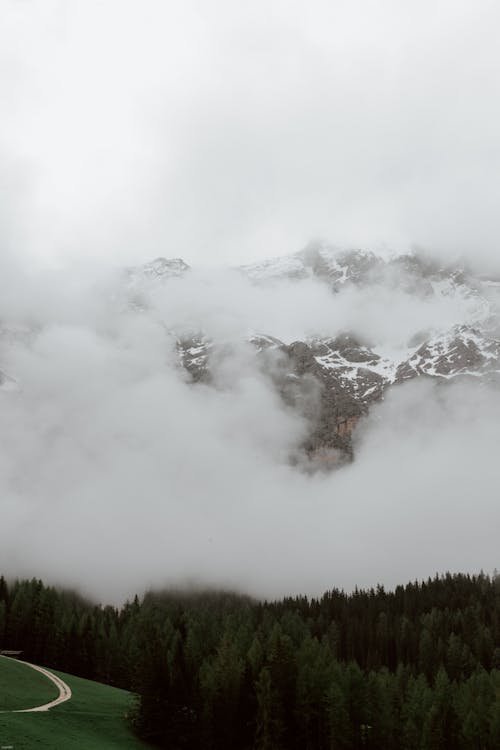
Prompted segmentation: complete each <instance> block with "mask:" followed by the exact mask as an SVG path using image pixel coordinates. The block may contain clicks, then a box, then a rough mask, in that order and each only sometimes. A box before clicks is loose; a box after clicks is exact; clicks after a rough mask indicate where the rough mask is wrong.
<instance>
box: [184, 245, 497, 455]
mask: <svg viewBox="0 0 500 750" xmlns="http://www.w3.org/2000/svg"><path fill="white" fill-rule="evenodd" d="M238 270H239V271H240V272H241V273H242V274H244V275H245V276H246V277H247V278H248V279H250V281H251V282H252V283H253V284H257V285H272V284H277V283H280V282H293V283H296V284H300V283H301V282H302V281H303V280H306V279H316V280H319V281H321V282H322V283H324V284H326V285H327V286H328V287H329V289H330V290H331V292H332V294H342V293H343V292H344V291H346V290H348V289H353V288H356V289H358V290H361V291H362V292H363V291H364V292H365V293H366V294H369V293H370V290H371V289H373V288H374V287H375V286H377V287H380V286H382V287H383V288H387V289H389V290H390V289H400V290H403V291H404V292H405V293H407V294H408V295H409V297H410V299H411V298H412V297H417V298H418V299H420V300H421V299H424V300H425V299H428V300H432V299H434V300H437V301H439V300H441V299H442V300H450V299H451V300H452V301H453V303H456V305H457V307H458V309H459V310H460V311H461V314H462V316H463V322H460V323H455V324H453V325H452V326H451V327H446V326H445V327H442V324H440V321H439V320H436V321H435V326H433V328H432V330H427V331H421V332H419V334H418V335H417V336H416V337H414V339H413V340H411V341H409V342H406V345H405V346H402V347H401V346H400V347H398V348H395V349H394V350H388V349H387V347H386V346H380V345H377V343H376V342H375V343H368V342H366V341H362V340H360V338H359V337H358V336H355V335H353V334H352V333H350V332H345V333H342V334H337V335H336V336H334V337H332V338H325V337H311V338H308V339H307V340H303V341H293V342H290V343H285V342H283V341H280V340H279V339H277V338H275V337H272V336H268V335H265V334H259V335H253V336H251V337H250V338H249V342H250V343H251V344H252V345H253V346H254V347H255V350H256V355H257V356H259V357H260V358H261V359H262V360H264V361H265V360H266V358H267V359H268V360H269V361H272V362H273V366H271V365H270V366H269V367H268V370H269V372H271V373H272V375H271V376H272V379H273V381H274V383H275V385H276V387H277V388H278V390H279V392H280V394H281V396H282V398H283V400H284V401H285V402H286V403H287V404H289V405H291V406H293V407H294V408H296V409H298V410H299V411H301V412H302V413H303V414H304V415H305V416H306V417H308V419H309V421H310V424H311V430H310V433H309V436H308V438H307V440H306V442H305V443H304V445H303V449H304V451H305V454H306V455H307V457H308V461H309V463H310V465H311V467H313V468H317V467H325V468H330V467H332V466H335V465H338V464H341V463H343V462H345V461H346V460H350V459H351V458H352V456H353V447H352V435H353V431H354V428H355V427H356V426H357V424H358V423H359V420H360V419H361V418H362V417H363V416H364V415H366V414H367V413H368V410H369V408H370V406H371V405H372V404H374V403H375V402H377V401H379V400H381V399H383V398H384V394H385V393H386V391H387V390H388V389H389V388H392V387H395V386H397V385H398V384H401V383H403V382H405V381H408V380H410V379H413V378H417V377H422V376H425V377H429V378H434V379H437V380H439V381H440V382H448V381H451V380H455V379H458V378H476V379H477V378H481V379H488V380H491V379H498V378H499V375H500V338H499V333H498V320H497V317H496V313H495V306H494V305H493V304H492V302H491V301H490V295H489V292H490V290H491V289H492V288H493V289H498V288H500V284H499V282H498V281H497V280H493V279H484V278H479V277H477V276H475V275H474V274H473V273H472V272H471V271H470V270H468V269H467V268H466V267H465V266H464V265H462V264H458V263H457V264H452V265H446V266H443V265H441V264H440V263H438V262H437V261H435V260H433V259H430V258H427V257H425V256H421V255H418V254H408V255H400V256H396V257H393V258H389V259H383V258H381V257H379V256H377V255H376V254H374V253H372V252H365V251H362V250H339V249H336V248H332V247H329V246H326V245H324V244H316V245H310V246H309V247H307V248H306V249H305V250H303V251H302V252H300V253H297V254H295V255H292V256H288V257H282V258H274V259H270V260H266V261H263V262H260V263H256V264H253V265H251V266H249V265H247V266H242V267H240V268H239V269H238ZM215 348H216V346H215V342H213V341H208V340H206V339H204V338H203V337H202V336H200V337H198V338H196V339H190V340H188V341H185V340H182V339H181V340H180V341H179V342H178V351H179V361H180V363H181V364H182V366H183V367H184V368H185V369H186V370H187V371H188V372H189V373H190V375H191V377H192V379H193V381H194V382H198V381H207V380H209V379H210V357H211V353H212V352H213V351H214V349H215ZM270 355H272V358H271V357H270ZM276 355H279V357H280V359H279V361H280V367H279V368H278V369H277V368H276ZM313 384H316V386H317V388H316V389H314V388H313ZM311 392H314V393H315V395H316V400H314V399H308V398H307V394H308V393H309V394H311Z"/></svg>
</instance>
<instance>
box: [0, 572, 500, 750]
mask: <svg viewBox="0 0 500 750" xmlns="http://www.w3.org/2000/svg"><path fill="white" fill-rule="evenodd" d="M2 648H4V649H22V651H23V658H25V659H26V660H31V661H34V662H37V663H39V664H45V665H47V666H51V667H53V668H54V669H60V670H62V671H66V672H70V673H72V674H75V675H79V676H82V677H86V678H89V679H95V680H100V681H102V682H106V683H108V684H111V685H116V686H118V687H122V688H126V689H127V690H131V691H132V692H134V693H136V694H137V696H138V698H137V704H136V706H135V708H134V709H133V710H132V711H131V715H130V720H131V721H132V722H133V726H134V729H135V731H136V732H137V733H138V734H139V735H140V736H141V737H143V738H144V739H146V740H149V741H150V742H151V743H153V744H156V745H158V746H159V747H165V748H172V749H173V750H176V749H177V750H181V749H184V748H185V749H188V748H189V749H191V748H193V750H194V749H197V748H200V750H201V748H203V749H204V750H226V749H227V750H239V749H241V750H299V749H300V750H357V749H358V748H371V749H373V750H375V749H377V750H378V749H379V750H393V749H394V750H441V749H443V750H457V749H458V750H461V749H462V748H463V750H469V749H470V750H497V748H499V747H500V577H499V576H497V575H494V576H492V577H490V576H487V575H484V574H481V575H478V576H469V575H462V574H460V575H450V574H446V575H444V576H436V577H435V578H434V579H429V580H427V581H424V582H421V583H418V582H414V583H409V584H407V585H406V586H398V587H397V588H396V589H395V590H394V591H386V590H385V589H384V588H383V587H382V586H379V587H377V588H376V589H369V590H355V591H354V592H352V593H350V594H348V593H345V592H343V591H339V590H337V589H334V590H332V591H329V592H327V593H325V594H324V595H323V596H322V597H321V598H317V599H316V598H313V599H309V598H307V597H304V596H299V597H294V598H285V599H283V600H281V601H276V602H261V601H255V600H252V599H250V598H248V597H245V596H241V595H237V594H232V593H227V592H216V591H212V592H210V591H209V592H173V591H165V592H155V593H154V592H150V593H148V594H146V595H145V596H143V597H142V599H140V600H139V598H138V597H135V599H134V600H133V601H129V602H127V603H126V604H125V605H123V606H122V607H120V608H117V607H111V606H97V605H95V604H93V603H91V602H89V601H87V600H85V599H84V598H82V597H81V596H79V595H77V594H76V593H74V592H71V591H61V590H58V589H56V588H54V587H50V586H45V585H44V584H43V583H42V582H41V581H39V580H35V579H34V580H30V581H26V580H25V581H15V582H13V583H11V584H8V583H7V582H6V580H5V579H4V578H3V577H2V578H0V649H2Z"/></svg>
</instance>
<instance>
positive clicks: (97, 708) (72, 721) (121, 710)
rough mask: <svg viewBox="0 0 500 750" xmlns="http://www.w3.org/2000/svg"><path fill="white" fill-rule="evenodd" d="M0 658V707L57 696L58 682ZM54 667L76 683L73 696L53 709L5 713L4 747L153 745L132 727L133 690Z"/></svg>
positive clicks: (71, 749) (86, 749)
mask: <svg viewBox="0 0 500 750" xmlns="http://www.w3.org/2000/svg"><path fill="white" fill-rule="evenodd" d="M0 662H1V663H0V711H11V710H12V709H13V708H31V707H34V706H38V705H42V704H44V703H46V702H47V701H50V700H52V699H53V698H55V697H57V695H58V690H57V688H56V687H55V685H53V684H52V683H51V682H50V681H49V680H48V679H47V678H44V677H43V675H41V674H40V673H38V672H35V670H34V669H30V667H28V666H25V665H24V664H20V663H18V662H15V661H10V660H7V659H0ZM44 666H45V665H44ZM48 668H49V669H50V667H48ZM51 671H52V672H53V673H54V674H57V675H59V677H61V678H62V679H63V680H64V681H65V682H66V683H67V684H68V685H69V686H70V688H71V690H72V693H73V697H72V698H71V700H69V701H67V702H66V703H62V704H61V705H60V706H56V707H55V708H52V709H51V710H50V711H43V712H40V713H26V714H16V713H0V748H2V747H12V748H13V750H25V749H26V750H28V748H29V749H30V750H31V749H32V748H36V750H42V749H43V748H50V749H51V750H118V749H119V748H124V749H125V750H126V749H127V748H130V749H131V750H140V749H141V748H142V750H146V748H150V746H149V745H147V744H145V743H144V742H141V741H140V740H138V739H136V738H135V737H134V736H133V734H132V733H131V732H130V729H129V727H128V724H127V721H126V713H127V711H128V710H129V709H130V706H131V704H132V696H131V695H130V693H127V692H126V691H125V690H118V689H117V688H113V687H109V686H108V685H102V684H101V683H99V682H91V681H90V680H82V679H81V678H79V677H73V676H72V675H69V674H64V673H63V672H57V671H56V670H51Z"/></svg>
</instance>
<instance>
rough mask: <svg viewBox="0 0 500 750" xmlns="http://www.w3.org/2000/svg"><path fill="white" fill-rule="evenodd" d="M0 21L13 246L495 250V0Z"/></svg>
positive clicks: (285, 4) (63, 2) (127, 8)
mask: <svg viewBox="0 0 500 750" xmlns="http://www.w3.org/2000/svg"><path fill="white" fill-rule="evenodd" d="M0 16H1V22H0V102H1V107H2V117H1V122H0V196H1V198H2V201H1V203H2V208H1V209H0V237H1V242H2V247H3V248H4V249H3V251H2V252H3V253H4V254H7V253H8V252H9V253H11V254H12V255H13V256H14V257H16V258H23V259H29V261H30V262H31V263H32V264H33V263H35V264H37V265H49V266H57V267H61V266H71V265H74V264H77V263H80V264H81V263H84V262H87V261H92V262H93V261H98V262H99V263H101V264H107V265H108V266H109V265H122V264H127V263H132V262H140V261H141V260H148V259H150V258H152V257H156V256H159V255H163V256H166V257H183V258H184V259H185V260H186V261H187V262H188V263H190V264H195V265H203V266H211V265H212V266H213V265H224V264H229V265H235V264H238V263H242V262H251V261H252V260H255V259H259V258H263V257H268V256H272V255H281V254H284V253H289V252H294V251H296V250H299V249H300V248H301V247H303V246H304V245H305V244H306V243H307V242H308V241H310V240H311V239H314V238H318V237H320V238H324V239H326V240H328V241H331V242H334V243H338V244H341V245H348V246H353V245H361V246H363V247H367V246H369V247H370V248H379V249H382V250H384V249H387V248H388V249H391V250H404V249H407V248H408V247H412V246H414V245H416V246H423V247H425V248H427V249H429V250H431V251H432V252H437V253H441V254H443V255H444V256H449V255H456V254H457V253H458V254H464V255H466V256H468V257H470V258H474V259H475V260H476V261H479V262H481V263H485V264H491V263H496V262H497V259H498V248H497V243H498V236H499V228H500V227H499V223H500V218H499V217H500V212H499V211H498V199H497V196H498V192H499V184H498V183H499V179H500V178H499V175H500V140H499V138H498V132H499V131H500V101H499V99H498V96H497V95H496V94H497V90H498V77H499V74H500V48H499V46H498V44H497V32H498V28H499V23H500V7H499V6H498V3H497V2H495V1H494V0H476V2H474V3H471V2H468V0H467V1H464V0H422V1H421V2H418V3H417V2H400V0H349V1H344V0H324V1H323V0H308V1H307V2H305V1H303V0H265V2H264V1H263V0H255V1H254V2H252V3H234V2H230V1H229V0H209V1H208V2H207V1H206V0H182V2H177V1H175V0H169V1H167V2H165V1H164V0H162V1H160V0H146V1H145V2H142V1H141V2H139V1H138V0H85V1H84V0H81V1H80V0H5V2H3V3H2V7H1V9H0ZM23 262H24V261H23Z"/></svg>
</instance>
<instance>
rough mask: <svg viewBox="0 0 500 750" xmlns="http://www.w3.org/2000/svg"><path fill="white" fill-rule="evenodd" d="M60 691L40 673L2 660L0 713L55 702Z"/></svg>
mask: <svg viewBox="0 0 500 750" xmlns="http://www.w3.org/2000/svg"><path fill="white" fill-rule="evenodd" d="M58 695H59V690H58V689H57V688H56V686H55V685H54V683H53V682H51V681H50V680H48V679H47V678H46V677H44V675H43V674H40V672H37V671H35V670H34V669H30V668H29V667H27V666H26V665H25V664H21V663H20V662H17V661H13V660H12V659H5V658H0V711H6V710H10V711H13V710H19V709H23V708H33V707H34V706H41V705H43V704H44V703H49V701H52V700H54V698H57V696H58Z"/></svg>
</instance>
